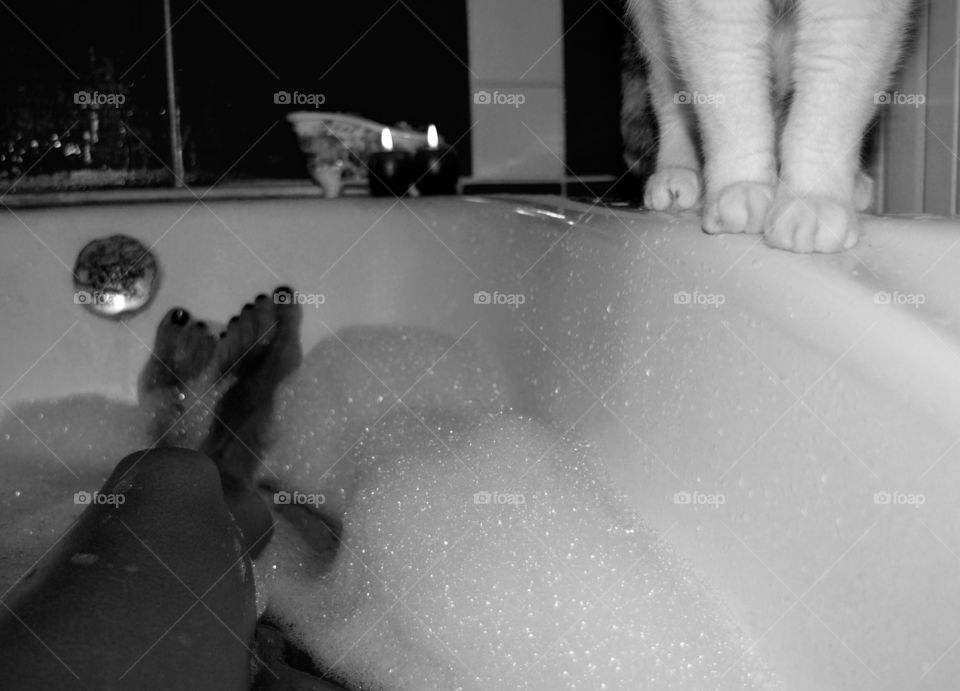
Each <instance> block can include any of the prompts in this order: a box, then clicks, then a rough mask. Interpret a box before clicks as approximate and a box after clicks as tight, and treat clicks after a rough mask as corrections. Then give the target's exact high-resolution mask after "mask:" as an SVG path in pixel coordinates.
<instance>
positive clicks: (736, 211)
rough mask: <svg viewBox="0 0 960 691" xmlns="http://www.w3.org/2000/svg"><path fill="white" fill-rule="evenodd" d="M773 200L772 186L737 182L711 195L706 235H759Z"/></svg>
mask: <svg viewBox="0 0 960 691" xmlns="http://www.w3.org/2000/svg"><path fill="white" fill-rule="evenodd" d="M772 201H773V185H770V184H767V183H765V182H735V183H733V184H732V185H727V186H726V187H724V188H723V189H721V190H720V192H719V194H717V195H715V196H711V198H710V199H709V201H708V202H707V205H706V208H705V209H704V212H703V230H704V231H705V232H707V233H711V234H713V233H759V232H761V231H762V230H763V220H764V218H765V217H766V215H767V210H768V209H769V208H770V204H771V202H772Z"/></svg>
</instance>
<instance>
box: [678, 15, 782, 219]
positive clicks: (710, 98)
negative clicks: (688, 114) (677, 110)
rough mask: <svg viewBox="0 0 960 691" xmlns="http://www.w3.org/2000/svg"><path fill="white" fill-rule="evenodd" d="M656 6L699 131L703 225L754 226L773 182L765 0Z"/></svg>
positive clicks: (770, 196) (764, 209) (770, 197)
mask: <svg viewBox="0 0 960 691" xmlns="http://www.w3.org/2000/svg"><path fill="white" fill-rule="evenodd" d="M663 7H664V10H665V11H666V16H667V21H668V32H669V34H670V36H671V37H672V38H673V44H674V50H675V53H676V57H677V60H678V62H679V63H680V64H681V65H683V67H684V77H685V80H686V83H687V85H688V88H689V89H690V91H689V92H688V93H686V98H687V100H688V101H689V102H690V103H691V105H692V107H693V108H694V109H695V110H696V113H697V117H698V120H699V123H700V132H701V135H702V138H703V150H704V178H705V183H706V196H705V200H704V210H703V229H704V230H705V231H706V232H708V233H740V232H748V233H759V232H760V231H761V230H762V228H763V219H764V218H765V217H766V214H767V211H768V209H769V206H770V204H771V202H772V200H773V193H774V188H775V183H776V152H775V143H776V142H775V134H774V132H775V129H774V119H773V112H772V106H771V102H770V80H771V77H770V56H769V45H768V43H769V37H770V32H771V22H770V18H769V16H768V15H769V2H768V0H714V1H713V2H701V1H699V0H674V1H673V2H668V3H664V5H663ZM686 107H688V108H689V107H691V106H686Z"/></svg>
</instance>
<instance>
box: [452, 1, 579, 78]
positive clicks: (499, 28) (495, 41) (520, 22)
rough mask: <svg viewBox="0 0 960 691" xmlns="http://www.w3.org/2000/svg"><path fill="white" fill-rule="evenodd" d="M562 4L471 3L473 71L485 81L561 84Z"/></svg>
mask: <svg viewBox="0 0 960 691" xmlns="http://www.w3.org/2000/svg"><path fill="white" fill-rule="evenodd" d="M561 9H562V8H561V5H560V2H558V1H552V2H549V1H548V2H544V0H483V2H468V3H467V24H468V26H469V31H470V41H469V45H470V68H471V69H472V70H473V72H474V73H475V74H476V78H477V79H479V80H481V81H501V82H513V81H519V80H521V79H522V80H524V81H529V82H540V83H543V82H552V83H556V84H559V83H561V82H562V81H563V41H562V40H560V37H561V34H562V32H563V28H562V25H563V15H562V11H561Z"/></svg>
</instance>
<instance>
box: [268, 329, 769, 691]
mask: <svg viewBox="0 0 960 691" xmlns="http://www.w3.org/2000/svg"><path fill="white" fill-rule="evenodd" d="M365 336H366V338H364V339H361V340H363V342H364V346H363V349H362V354H361V352H358V351H357V350H355V349H354V348H353V347H347V346H349V344H346V345H344V344H327V346H322V347H326V348H329V349H330V350H329V351H328V354H327V355H326V356H316V357H312V356H308V358H307V359H306V361H305V363H304V367H303V368H302V370H301V372H300V373H299V374H298V375H297V377H296V381H294V382H292V383H291V384H290V387H289V390H288V391H287V393H286V394H285V395H284V399H285V400H286V403H285V404H284V406H282V410H281V413H280V414H281V417H283V418H284V420H283V424H284V428H285V436H284V437H283V441H282V442H281V444H280V445H279V446H278V448H277V449H275V451H274V452H273V453H271V454H270V457H269V465H270V466H271V468H273V469H274V470H275V471H276V472H277V473H278V475H280V477H281V482H282V484H283V485H284V486H285V487H288V488H290V489H293V488H296V489H299V490H301V491H304V492H319V493H323V494H324V495H325V496H326V497H328V498H329V500H328V502H327V506H326V508H327V510H331V511H333V512H334V513H335V515H337V516H338V517H341V518H342V520H343V532H342V540H343V542H342V545H341V548H340V549H339V551H338V552H337V554H336V556H335V557H333V559H332V561H331V559H330V558H329V557H324V558H320V557H319V556H317V555H313V554H311V553H310V551H309V550H308V549H306V548H305V547H304V545H303V542H302V541H301V540H299V539H298V537H297V536H296V535H295V534H294V532H293V531H292V530H291V529H290V528H289V526H287V525H285V524H284V523H282V522H281V524H280V525H279V526H278V528H277V533H276V535H275V537H274V540H273V542H272V543H271V544H270V545H269V546H268V548H267V550H266V551H265V552H264V554H263V555H262V556H261V557H260V559H258V562H257V578H258V591H259V593H260V595H261V597H263V598H265V599H266V600H267V603H268V604H267V606H268V608H269V610H270V612H271V616H272V617H273V618H274V619H275V620H278V621H279V622H280V623H282V624H283V625H285V626H286V628H287V629H288V635H290V636H291V638H293V639H294V640H295V641H296V642H297V643H298V644H299V645H300V646H301V647H302V648H304V649H305V650H307V651H308V652H309V653H310V654H311V655H312V656H313V657H314V659H315V661H316V662H317V663H318V664H319V665H321V666H322V667H324V668H326V669H329V670H330V673H331V675H332V676H336V677H338V678H340V679H342V680H344V681H345V682H346V683H347V684H349V685H351V686H362V688H365V689H367V688H369V689H386V688H389V689H444V690H449V689H493V688H495V689H545V688H551V689H552V688H556V689H585V688H597V689H603V688H607V689H636V688H658V689H715V688H723V689H747V688H767V687H772V686H774V685H775V682H774V681H773V680H771V679H769V678H767V676H766V675H765V674H764V673H762V672H761V671H760V669H761V668H760V665H759V663H758V662H757V661H756V660H755V659H753V657H752V656H751V655H749V654H748V653H747V648H746V645H745V643H744V641H743V638H742V634H740V633H739V632H738V630H737V629H736V627H735V626H733V625H732V624H731V621H730V619H729V617H728V616H727V614H726V613H725V611H724V610H723V608H722V606H721V605H720V604H719V602H718V600H717V598H716V597H715V595H713V594H711V593H710V592H709V591H708V589H707V588H706V587H705V586H704V585H703V584H702V583H700V582H699V581H698V580H697V578H696V577H695V576H694V575H693V574H692V573H691V572H690V571H689V569H687V568H686V567H685V566H684V565H683V564H682V563H681V562H680V560H679V559H678V558H677V557H676V556H675V555H673V554H672V553H671V551H670V550H669V549H668V548H667V547H666V545H665V544H664V543H663V542H662V541H661V540H659V539H658V538H657V537H656V535H654V533H653V532H652V531H651V530H649V529H648V528H646V527H644V526H643V525H642V523H641V522H640V521H639V520H637V519H636V517H635V516H633V515H631V514H630V513H629V512H628V511H627V510H626V509H625V508H624V506H623V505H622V504H621V502H620V501H619V500H618V499H617V498H616V497H615V496H614V495H613V494H612V493H611V492H610V491H609V490H608V489H607V484H606V482H605V481H604V479H603V476H602V471H601V468H600V466H599V464H598V461H597V459H595V458H593V457H592V456H591V455H590V454H589V453H588V451H587V450H586V449H584V448H583V447H580V446H577V445H575V444H573V443H571V442H569V441H568V440H565V439H561V438H559V437H558V436H557V435H556V434H555V433H554V432H552V431H550V430H548V429H546V428H545V427H543V426H542V425H540V424H538V423H536V422H534V421H532V420H528V419H522V418H519V417H517V416H514V415H511V414H510V413H508V412H504V409H506V408H509V405H507V403H508V402H507V401H504V400H503V398H502V396H501V395H500V392H501V391H502V387H500V386H497V385H495V384H493V383H492V382H496V381H498V380H501V378H500V377H498V376H496V375H494V374H492V373H491V372H492V370H490V369H489V366H488V365H486V364H483V363H482V362H481V361H480V358H479V356H478V355H477V354H476V353H475V352H474V351H472V350H471V349H469V347H466V346H464V347H463V348H461V346H462V345H463V344H458V345H457V347H455V348H454V349H453V350H452V351H451V353H450V354H448V357H449V358H450V363H449V364H450V365H451V366H452V367H451V368H449V369H447V370H443V371H440V370H439V369H435V371H434V374H433V375H429V376H431V377H432V378H431V379H429V380H426V381H427V386H426V387H425V388H424V389H423V390H422V391H421V390H420V389H419V384H418V385H417V386H415V387H414V390H413V391H411V392H410V394H408V396H405V397H404V400H405V403H406V404H407V405H406V406H395V407H394V408H393V409H392V410H389V412H387V410H388V409H389V407H390V404H391V403H392V402H393V401H392V400H388V398H387V397H386V396H384V393H383V389H384V388H385V387H384V384H386V386H387V387H389V389H391V390H393V391H394V392H396V393H397V394H401V393H402V392H403V391H404V390H405V388H407V387H409V386H411V385H413V383H414V382H415V381H416V378H417V377H418V376H419V375H420V374H421V373H422V372H423V370H424V369H425V368H427V367H428V366H430V364H431V362H432V361H433V359H435V356H437V355H438V354H442V352H443V351H444V349H445V348H447V347H449V346H450V341H448V340H446V337H441V336H440V335H438V334H430V333H424V332H419V333H418V335H417V337H416V338H413V339H411V338H410V337H409V335H408V338H406V339H401V338H398V337H397V333H391V332H390V331H389V330H381V331H379V332H373V331H368V332H365ZM355 338H356V335H354V337H353V338H352V339H351V343H352V342H353V339H355ZM354 354H356V355H357V356H359V357H360V359H362V360H363V362H364V363H365V365H366V366H368V367H369V370H368V369H367V367H365V366H364V364H361V363H360V362H358V361H357V360H356V358H355V357H354ZM351 360H353V362H350V361H351ZM454 365H463V366H464V368H458V367H453V366H454ZM378 378H383V383H380V382H379V381H378ZM405 384H406V386H404V385H405ZM381 397H382V398H381ZM384 413H385V415H384ZM381 415H384V416H383V417H382V418H381V417H380V416H381ZM324 417H327V419H326V420H324V419H323V418H324ZM375 423H376V424H375ZM320 429H323V430H325V435H324V437H323V438H320V431H319V430H320ZM311 433H312V434H311ZM358 434H359V436H357V435H358ZM344 453H346V455H345V456H343V457H342V459H341V455H342V454H344ZM338 459H341V460H338ZM331 468H332V469H331ZM288 483H292V484H288Z"/></svg>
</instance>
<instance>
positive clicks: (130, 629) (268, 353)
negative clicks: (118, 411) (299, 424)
mask: <svg viewBox="0 0 960 691" xmlns="http://www.w3.org/2000/svg"><path fill="white" fill-rule="evenodd" d="M280 292H286V293H288V294H289V293H291V291H290V290H289V289H286V288H280V289H278V290H277V291H276V293H280ZM276 293H275V295H276ZM299 327H300V308H299V306H297V305H296V304H293V301H292V300H286V301H284V300H277V299H276V298H275V297H274V296H271V297H268V296H266V295H260V296H258V297H257V299H256V300H255V302H254V303H252V304H248V305H246V306H245V307H244V309H243V310H242V311H241V313H240V314H239V315H237V316H236V317H234V318H233V319H232V320H231V321H230V324H229V325H228V327H227V329H226V331H225V332H224V333H223V334H221V335H220V338H219V339H218V338H215V337H214V336H213V335H212V334H210V333H209V331H208V329H207V327H206V325H205V324H204V323H203V322H197V321H194V320H193V319H192V318H191V316H190V315H189V313H188V312H187V311H186V310H183V309H175V310H171V312H170V313H168V315H167V316H166V317H165V318H164V319H163V320H162V321H161V323H160V326H159V327H158V330H157V339H156V346H155V349H154V355H153V356H152V357H151V359H150V361H149V362H148V364H147V366H146V367H145V369H144V372H143V374H142V375H141V394H142V398H143V399H144V400H145V401H146V402H147V404H148V405H155V406H157V407H158V412H159V413H160V418H161V419H162V418H164V417H166V418H167V419H166V420H165V422H169V421H170V420H173V421H175V420H176V416H177V415H178V414H179V413H180V412H182V411H180V410H176V409H174V410H171V407H172V406H173V403H172V402H174V401H177V400H178V396H179V395H180V394H181V393H182V392H183V390H184V389H189V387H190V385H191V383H192V382H193V383H196V382H197V381H201V380H202V381H205V382H209V381H210V380H211V379H212V380H214V381H216V380H219V379H222V378H224V377H226V376H230V377H231V378H235V381H233V383H232V384H231V385H230V386H229V388H228V389H227V390H226V392H225V393H224V394H223V396H222V398H221V399H220V400H219V402H218V403H217V404H216V407H215V410H214V415H213V416H212V418H213V419H212V422H211V423H210V426H209V432H208V433H207V435H206V437H205V438H204V439H203V440H202V442H201V443H200V445H199V447H200V450H199V451H195V450H190V449H185V448H177V447H173V446H161V447H160V448H152V449H148V450H146V451H142V452H138V453H134V454H131V455H129V456H127V457H126V458H124V459H123V460H122V461H121V462H120V463H119V464H118V465H117V466H116V468H115V469H114V471H113V473H112V475H111V476H110V478H109V479H108V480H107V482H106V483H105V484H104V486H103V487H102V488H101V490H100V492H101V495H102V497H103V498H104V499H106V501H104V502H102V503H96V502H95V503H91V504H90V505H89V506H87V508H86V509H85V510H84V512H83V513H82V514H81V516H80V517H79V519H78V520H77V522H76V523H75V524H74V525H73V526H72V527H71V529H70V530H69V531H68V532H67V533H66V534H65V535H64V537H63V538H62V539H61V540H60V541H59V542H58V544H57V546H56V547H55V548H54V549H53V550H51V552H50V553H49V554H48V555H46V556H45V557H44V558H43V559H42V560H41V562H40V563H39V564H38V565H37V567H36V568H35V569H33V570H31V572H30V573H29V574H28V575H26V576H25V577H24V578H23V579H21V581H20V582H19V583H18V584H17V585H16V586H15V587H14V588H13V589H12V591H11V592H10V593H9V594H8V595H6V596H4V597H3V598H2V600H0V688H3V689H38V688H58V689H71V688H98V689H99V688H130V689H199V688H203V689H214V690H219V689H246V688H249V686H250V681H251V680H250V669H251V668H250V659H251V656H255V657H258V658H259V656H256V654H255V653H254V652H253V648H254V630H255V628H256V607H255V601H254V583H253V574H252V564H251V558H252V557H254V556H256V554H258V553H259V551H260V550H262V548H263V547H264V546H265V545H266V543H267V541H268V540H269V539H270V535H271V532H272V528H273V525H274V523H273V521H274V519H273V517H272V516H271V513H270V509H269V508H268V506H267V505H266V504H265V503H264V501H263V499H262V498H261V496H260V494H259V493H258V491H257V488H256V487H255V486H254V477H255V473H256V470H257V467H258V465H259V463H260V456H261V453H262V451H263V448H264V445H265V443H266V441H265V439H266V433H267V427H268V425H269V419H270V415H271V412H272V408H273V396H274V392H275V390H276V387H277V385H278V384H279V382H280V381H281V380H282V379H283V378H284V377H285V376H286V375H287V374H289V373H290V372H291V371H292V370H293V369H295V368H296V367H297V366H298V365H299V363H300V359H301V351H300V342H299ZM198 395H199V394H198ZM179 400H182V398H181V399H179ZM165 441H166V440H165V439H161V438H159V435H158V442H159V444H161V445H162V444H164V443H165ZM118 496H119V497H122V501H121V500H118V499H116V497H118ZM297 519H298V522H303V521H307V523H309V522H311V521H312V522H314V523H316V524H317V525H316V526H314V527H316V529H317V530H316V532H319V534H320V535H322V536H325V537H324V540H325V541H326V542H327V543H329V542H331V540H332V538H331V537H330V536H331V535H333V533H332V532H331V530H330V528H329V527H328V526H327V524H326V523H325V522H323V521H322V520H321V519H318V518H310V519H309V520H308V519H306V518H304V517H302V516H297ZM298 529H299V526H298ZM302 529H303V530H310V529H311V527H310V526H308V525H304V526H303V527H302ZM258 647H259V646H258ZM258 662H259V664H260V666H261V668H262V670H261V675H260V678H265V679H266V681H264V682H262V683H259V684H258V686H259V687H260V688H273V689H280V688H295V687H296V688H317V689H322V688H329V689H333V688H338V687H334V686H332V685H328V684H326V683H325V682H323V681H321V680H319V679H312V681H310V684H309V685H307V686H303V684H305V683H307V681H308V678H307V676H306V675H302V674H301V673H298V672H297V671H296V670H292V669H290V668H288V667H286V666H285V665H284V664H283V662H282V660H279V659H276V658H275V657H274V659H270V660H262V659H258ZM267 668H269V669H267ZM274 669H275V670H276V673H274V672H273V671H272V670H274ZM263 670H266V671H267V672H269V674H264V673H263Z"/></svg>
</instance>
